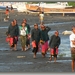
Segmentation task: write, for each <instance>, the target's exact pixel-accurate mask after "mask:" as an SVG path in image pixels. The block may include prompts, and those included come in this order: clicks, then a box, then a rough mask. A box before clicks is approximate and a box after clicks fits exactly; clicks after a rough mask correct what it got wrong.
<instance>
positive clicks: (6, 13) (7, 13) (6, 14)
mask: <svg viewBox="0 0 75 75" xmlns="http://www.w3.org/2000/svg"><path fill="white" fill-rule="evenodd" d="M8 20H9V8H8V6H6V10H5V18H4V22H6V21H8Z"/></svg>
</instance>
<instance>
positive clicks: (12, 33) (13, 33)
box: [8, 21, 19, 50]
mask: <svg viewBox="0 0 75 75" xmlns="http://www.w3.org/2000/svg"><path fill="white" fill-rule="evenodd" d="M18 33H19V30H18V28H17V26H16V25H15V23H14V21H12V22H11V24H10V26H9V27H8V36H9V37H10V47H11V48H13V47H14V50H17V49H16V44H17V41H18V37H17V36H18ZM11 42H12V43H11Z"/></svg>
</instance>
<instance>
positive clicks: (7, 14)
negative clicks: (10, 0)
mask: <svg viewBox="0 0 75 75" xmlns="http://www.w3.org/2000/svg"><path fill="white" fill-rule="evenodd" d="M10 11H11V12H13V11H14V10H13V6H12V5H11V6H10V10H9V7H8V6H6V9H5V18H4V22H6V21H8V20H9V13H10Z"/></svg>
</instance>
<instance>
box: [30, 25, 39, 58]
mask: <svg viewBox="0 0 75 75" xmlns="http://www.w3.org/2000/svg"><path fill="white" fill-rule="evenodd" d="M31 38H32V42H33V41H35V43H36V48H35V49H33V53H34V55H33V58H36V53H37V52H38V44H39V41H40V29H38V24H34V29H32V31H31Z"/></svg>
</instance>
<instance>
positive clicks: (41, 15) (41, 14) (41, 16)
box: [39, 12, 44, 23]
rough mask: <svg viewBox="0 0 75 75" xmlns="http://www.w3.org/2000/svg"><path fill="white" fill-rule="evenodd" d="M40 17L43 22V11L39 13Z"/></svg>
mask: <svg viewBox="0 0 75 75" xmlns="http://www.w3.org/2000/svg"><path fill="white" fill-rule="evenodd" d="M39 17H40V22H41V23H42V22H43V20H44V13H43V12H41V13H40V14H39Z"/></svg>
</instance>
